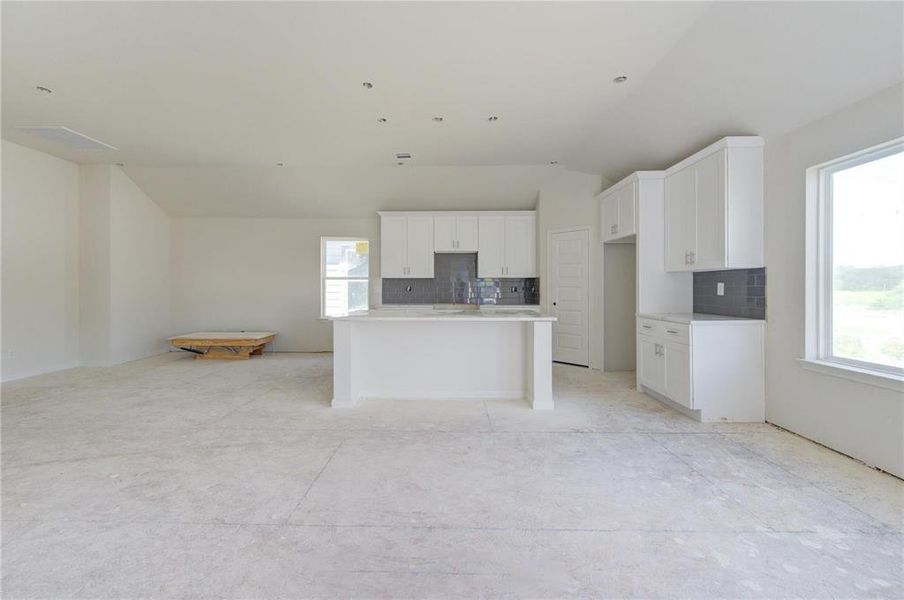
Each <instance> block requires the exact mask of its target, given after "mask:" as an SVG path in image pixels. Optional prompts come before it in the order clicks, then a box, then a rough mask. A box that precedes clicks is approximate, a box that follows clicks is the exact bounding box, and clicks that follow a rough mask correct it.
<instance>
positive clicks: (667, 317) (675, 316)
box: [637, 313, 766, 325]
mask: <svg viewBox="0 0 904 600" xmlns="http://www.w3.org/2000/svg"><path fill="white" fill-rule="evenodd" d="M637 316H638V317H640V318H642V319H654V320H656V321H668V322H669V323H684V324H685V325H690V324H692V323H750V324H752V325H753V324H757V323H765V322H766V321H765V320H763V319H749V318H747V317H727V316H725V315H709V314H705V313H637Z"/></svg>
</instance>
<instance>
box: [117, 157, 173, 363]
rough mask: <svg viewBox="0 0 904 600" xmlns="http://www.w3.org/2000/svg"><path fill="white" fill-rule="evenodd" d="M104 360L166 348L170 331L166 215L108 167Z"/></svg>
mask: <svg viewBox="0 0 904 600" xmlns="http://www.w3.org/2000/svg"><path fill="white" fill-rule="evenodd" d="M109 240H110V253H109V255H110V286H109V287H110V360H111V362H112V363H114V364H115V363H120V362H125V361H129V360H135V359H138V358H144V357H146V356H153V355H155V354H160V353H162V352H166V351H167V349H168V347H169V344H168V342H167V341H166V338H167V337H168V336H170V335H173V332H172V314H171V289H170V284H171V281H170V269H171V260H170V246H171V242H170V218H169V217H167V216H166V215H165V214H163V211H162V210H160V207H159V206H157V205H156V204H154V202H153V201H152V200H151V199H150V198H148V196H147V195H146V194H145V193H144V192H143V191H141V190H140V189H139V188H138V186H136V185H135V183H134V182H132V180H131V179H129V178H128V177H127V176H126V175H125V173H123V172H122V171H121V170H120V169H119V168H117V167H111V168H110V233H109Z"/></svg>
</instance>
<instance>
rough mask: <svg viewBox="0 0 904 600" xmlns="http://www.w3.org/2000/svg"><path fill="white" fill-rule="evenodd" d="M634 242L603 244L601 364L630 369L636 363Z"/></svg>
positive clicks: (605, 366) (616, 368) (635, 268)
mask: <svg viewBox="0 0 904 600" xmlns="http://www.w3.org/2000/svg"><path fill="white" fill-rule="evenodd" d="M636 248H637V246H636V245H635V244H605V245H604V246H603V273H602V276H603V359H604V360H603V367H604V369H605V370H606V371H633V370H634V368H635V366H636V363H637V354H636V350H635V348H636V343H637V342H636V340H637V327H636V325H635V314H636V312H637V302H636V298H635V297H636V293H635V290H636V289H637V285H636V284H637V261H636V252H635V249H636Z"/></svg>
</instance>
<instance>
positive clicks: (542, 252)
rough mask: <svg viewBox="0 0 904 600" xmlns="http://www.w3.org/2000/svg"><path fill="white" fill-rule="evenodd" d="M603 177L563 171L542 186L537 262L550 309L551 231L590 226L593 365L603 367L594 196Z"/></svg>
mask: <svg viewBox="0 0 904 600" xmlns="http://www.w3.org/2000/svg"><path fill="white" fill-rule="evenodd" d="M604 183H605V186H606V187H608V185H609V183H608V182H607V181H604V180H603V179H602V178H601V177H600V176H599V175H591V174H588V173H577V172H574V171H565V170H562V171H560V172H559V173H556V174H555V175H554V176H552V177H550V178H549V180H548V181H546V182H544V184H543V185H542V186H541V187H540V194H539V198H538V200H537V213H538V214H537V236H538V237H537V259H538V262H539V275H540V304H541V305H542V307H543V309H544V310H548V309H549V305H548V298H549V290H548V287H547V286H548V285H549V278H548V277H547V262H548V256H547V242H548V240H549V232H550V231H554V230H556V229H565V228H569V227H582V226H589V227H590V366H591V367H592V368H594V369H602V368H603V333H602V325H603V324H602V321H603V319H602V316H603V315H602V312H603V303H602V277H601V275H602V269H603V252H602V244H600V243H599V239H600V235H599V207H598V206H597V201H596V200H595V199H594V196H596V194H598V193H599V192H600V190H601V189H602V187H604V186H603V184H604Z"/></svg>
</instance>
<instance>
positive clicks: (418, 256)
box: [407, 216, 433, 279]
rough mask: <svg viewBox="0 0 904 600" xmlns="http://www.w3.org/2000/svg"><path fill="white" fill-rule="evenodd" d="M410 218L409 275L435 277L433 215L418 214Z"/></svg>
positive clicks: (408, 236)
mask: <svg viewBox="0 0 904 600" xmlns="http://www.w3.org/2000/svg"><path fill="white" fill-rule="evenodd" d="M407 219H408V235H407V238H408V254H407V257H408V275H407V277H415V278H427V279H429V278H432V277H433V217H432V216H416V217H407Z"/></svg>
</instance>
